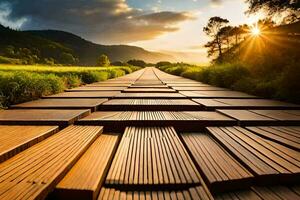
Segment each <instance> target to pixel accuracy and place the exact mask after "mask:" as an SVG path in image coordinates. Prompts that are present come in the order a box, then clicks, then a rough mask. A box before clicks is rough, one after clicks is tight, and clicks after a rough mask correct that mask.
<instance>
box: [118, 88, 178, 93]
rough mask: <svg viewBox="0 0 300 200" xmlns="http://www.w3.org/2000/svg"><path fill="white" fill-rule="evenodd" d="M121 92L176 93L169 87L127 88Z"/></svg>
mask: <svg viewBox="0 0 300 200" xmlns="http://www.w3.org/2000/svg"><path fill="white" fill-rule="evenodd" d="M122 92H123V93H176V92H177V91H176V90H173V89H171V88H128V89H124V90H123V91H122Z"/></svg>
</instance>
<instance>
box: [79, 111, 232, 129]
mask: <svg viewBox="0 0 300 200" xmlns="http://www.w3.org/2000/svg"><path fill="white" fill-rule="evenodd" d="M76 123H77V124H81V125H101V126H105V128H109V129H108V130H109V131H123V130H124V129H125V127H126V126H145V124H147V126H175V127H176V129H178V130H183V131H193V130H199V129H201V128H204V127H205V126H222V125H223V126H231V125H237V122H236V121H235V120H234V119H231V118H229V117H226V116H224V115H222V114H219V113H216V112H202V111H199V112H178V111H174V112H170V111H156V112H155V111H126V112H125V111H124V112H118V111H114V112H112V111H111V112H109V111H101V112H94V113H92V114H91V115H89V116H87V117H85V118H83V119H81V120H79V121H77V122H76ZM116 123H118V126H115V124H116Z"/></svg>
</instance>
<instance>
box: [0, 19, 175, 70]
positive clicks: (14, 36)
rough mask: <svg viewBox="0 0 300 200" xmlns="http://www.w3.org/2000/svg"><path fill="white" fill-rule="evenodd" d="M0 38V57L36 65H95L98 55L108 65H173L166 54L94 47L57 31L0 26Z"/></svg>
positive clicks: (141, 49)
mask: <svg viewBox="0 0 300 200" xmlns="http://www.w3.org/2000/svg"><path fill="white" fill-rule="evenodd" d="M0 38H1V39H0V56H4V57H8V58H13V59H23V58H25V59H27V60H28V61H30V62H37V63H43V62H46V61H54V62H55V63H57V64H59V63H61V64H79V65H95V64H96V60H97V58H98V57H99V56H100V55H101V54H105V55H107V56H108V57H109V59H110V60H111V61H112V62H114V61H122V62H126V61H128V60H130V59H140V60H144V61H146V62H150V63H155V62H158V61H175V58H174V57H173V56H172V55H169V54H165V53H157V52H150V51H147V50H145V49H143V48H140V47H135V46H128V45H101V44H95V43H93V42H90V41H88V40H85V39H83V38H81V37H79V36H77V35H75V34H72V33H68V32H64V31H58V30H34V31H18V30H12V29H10V28H7V27H4V26H2V25H0ZM72 57H73V58H72ZM68 62H74V63H68Z"/></svg>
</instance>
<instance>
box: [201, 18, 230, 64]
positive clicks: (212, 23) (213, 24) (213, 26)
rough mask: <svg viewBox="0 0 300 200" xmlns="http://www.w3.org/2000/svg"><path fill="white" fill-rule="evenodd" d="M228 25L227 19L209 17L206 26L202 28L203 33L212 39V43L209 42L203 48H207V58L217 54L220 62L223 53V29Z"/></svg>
mask: <svg viewBox="0 0 300 200" xmlns="http://www.w3.org/2000/svg"><path fill="white" fill-rule="evenodd" d="M228 23H229V21H228V20H227V19H223V18H221V17H211V18H210V19H209V21H208V23H207V25H206V26H205V27H204V28H203V31H204V32H205V33H206V35H208V36H209V37H211V38H212V41H209V42H208V43H207V44H206V45H205V47H207V48H208V56H212V55H214V54H215V53H216V52H218V58H219V60H220V61H222V56H223V51H222V45H223V39H224V37H223V36H224V35H223V34H224V29H225V27H226V25H227V24H228Z"/></svg>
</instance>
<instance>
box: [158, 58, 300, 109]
mask: <svg viewBox="0 0 300 200" xmlns="http://www.w3.org/2000/svg"><path fill="white" fill-rule="evenodd" d="M159 69H161V70H163V71H165V72H167V73H170V74H173V75H178V76H182V77H185V78H189V79H193V80H197V81H200V82H203V83H207V84H211V85H214V86H218V87H224V88H229V89H232V90H237V91H242V92H246V93H249V94H253V95H258V96H261V97H265V98H273V99H278V100H285V101H289V102H294V103H298V104H299V103H300V89H299V88H300V81H299V77H300V68H299V65H298V63H290V64H289V65H287V66H285V68H284V71H282V72H280V73H279V72H276V73H274V72H273V73H271V72H272V71H269V72H266V73H264V74H257V73H255V72H254V70H253V68H252V67H251V66H247V65H245V64H241V63H238V62H236V63H230V64H229V63H227V64H218V65H212V66H206V67H201V66H193V65H187V64H172V65H167V66H161V67H159Z"/></svg>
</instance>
